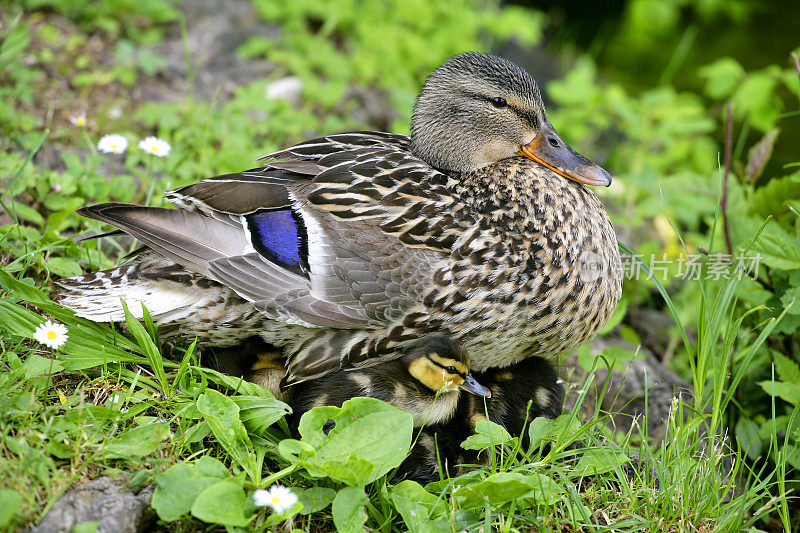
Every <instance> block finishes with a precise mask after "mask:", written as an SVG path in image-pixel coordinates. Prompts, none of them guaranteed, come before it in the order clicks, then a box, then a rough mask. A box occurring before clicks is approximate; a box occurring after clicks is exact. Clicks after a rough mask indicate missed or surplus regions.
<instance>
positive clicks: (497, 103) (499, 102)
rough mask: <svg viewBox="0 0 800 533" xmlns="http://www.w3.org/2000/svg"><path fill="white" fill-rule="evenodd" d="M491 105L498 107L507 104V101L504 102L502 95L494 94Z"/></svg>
mask: <svg viewBox="0 0 800 533" xmlns="http://www.w3.org/2000/svg"><path fill="white" fill-rule="evenodd" d="M492 105H493V106H495V107H496V108H498V109H499V108H501V107H505V106H507V105H508V102H506V99H505V98H503V97H502V96H495V97H494V98H492Z"/></svg>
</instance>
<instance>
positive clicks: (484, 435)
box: [461, 420, 516, 450]
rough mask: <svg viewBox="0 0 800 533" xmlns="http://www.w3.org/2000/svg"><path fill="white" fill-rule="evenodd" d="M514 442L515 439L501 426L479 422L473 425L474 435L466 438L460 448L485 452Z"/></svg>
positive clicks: (484, 421)
mask: <svg viewBox="0 0 800 533" xmlns="http://www.w3.org/2000/svg"><path fill="white" fill-rule="evenodd" d="M515 442H516V439H515V438H514V437H512V436H511V435H510V434H509V433H508V431H506V428H504V427H503V426H501V425H499V424H495V423H494V422H490V421H489V420H479V421H478V422H477V423H476V424H475V435H470V436H469V437H467V438H466V440H464V442H462V443H461V447H462V448H464V449H465V450H485V449H486V448H489V447H490V446H502V445H504V444H508V445H513V443H515Z"/></svg>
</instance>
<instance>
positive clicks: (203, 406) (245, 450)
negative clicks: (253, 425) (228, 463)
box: [196, 389, 259, 479]
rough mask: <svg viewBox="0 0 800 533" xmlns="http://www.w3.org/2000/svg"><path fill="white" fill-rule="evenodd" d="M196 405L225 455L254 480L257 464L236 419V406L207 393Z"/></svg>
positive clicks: (242, 427)
mask: <svg viewBox="0 0 800 533" xmlns="http://www.w3.org/2000/svg"><path fill="white" fill-rule="evenodd" d="M196 405H197V409H198V411H200V412H201V413H202V414H203V416H204V417H205V421H206V422H207V423H208V425H209V426H210V427H211V431H212V432H213V433H214V436H215V437H216V438H217V440H218V441H219V442H220V444H222V447H223V448H225V451H227V452H228V453H229V454H230V455H231V456H232V457H233V458H234V459H235V460H236V462H237V463H238V464H239V466H241V467H242V468H243V469H244V470H245V471H246V472H247V473H248V475H249V476H250V477H251V479H257V477H258V469H259V462H258V461H257V460H256V454H255V450H254V449H253V444H252V443H251V442H250V438H249V437H248V435H247V430H246V429H245V428H244V425H243V424H242V421H241V420H240V419H239V406H238V405H236V402H234V401H233V400H231V399H230V398H228V397H227V396H225V395H224V394H221V393H219V392H217V391H215V390H213V389H209V390H207V391H206V392H204V393H203V394H202V395H201V396H200V397H199V398H198V399H197V404H196Z"/></svg>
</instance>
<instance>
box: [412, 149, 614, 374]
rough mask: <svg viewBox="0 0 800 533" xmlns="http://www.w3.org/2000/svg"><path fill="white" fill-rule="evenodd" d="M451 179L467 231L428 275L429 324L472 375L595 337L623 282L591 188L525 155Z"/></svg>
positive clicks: (604, 219) (607, 224) (603, 215)
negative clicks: (459, 352) (460, 351)
mask: <svg viewBox="0 0 800 533" xmlns="http://www.w3.org/2000/svg"><path fill="white" fill-rule="evenodd" d="M457 179H458V181H459V183H460V185H459V186H458V187H457V195H458V197H459V199H460V200H461V201H462V202H463V203H464V208H463V209H459V210H457V212H458V213H459V216H460V220H459V224H460V225H462V227H463V228H464V231H463V233H462V234H461V236H460V237H459V238H458V239H457V241H456V243H455V245H454V247H453V252H452V254H451V256H450V258H448V260H445V261H442V263H441V264H440V265H439V266H438V268H437V269H436V270H435V272H434V273H433V278H434V281H435V285H434V286H433V287H432V289H431V290H430V292H429V293H428V294H427V295H426V298H425V299H424V302H425V303H426V309H425V311H426V312H427V313H429V316H430V318H429V321H428V325H429V326H433V327H436V328H439V329H443V330H449V331H450V332H451V333H452V334H453V335H455V336H456V337H457V338H458V339H459V340H460V341H461V342H462V343H463V344H464V346H465V348H466V349H467V351H468V353H469V354H470V357H471V361H472V367H473V368H474V369H475V370H479V371H480V370H485V369H486V368H490V367H496V366H506V365H508V364H511V363H513V362H515V361H517V360H519V359H522V358H525V357H530V356H550V355H557V354H560V353H563V352H565V351H568V350H570V349H572V348H575V347H577V346H579V345H581V344H583V343H584V342H586V341H587V340H588V339H590V338H591V337H592V336H593V335H595V334H596V333H597V332H598V331H599V330H600V329H601V328H602V327H603V326H604V325H605V324H606V322H608V320H609V318H610V317H611V314H612V312H613V310H614V308H615V307H616V305H617V302H618V301H619V298H620V296H621V293H622V280H621V264H620V256H619V249H618V246H617V240H616V236H615V234H614V229H613V227H612V225H611V221H610V220H609V218H608V215H607V213H606V211H605V209H604V207H603V205H602V204H601V203H600V201H599V200H598V199H597V197H596V196H595V194H594V193H593V192H592V191H591V189H590V188H589V187H587V186H584V185H581V184H578V183H575V182H572V181H569V180H567V179H566V178H563V177H561V176H559V175H558V174H555V173H554V172H552V171H550V170H548V169H546V168H544V167H542V166H541V165H538V164H536V163H534V162H531V161H529V160H527V159H523V158H513V159H508V160H505V161H502V162H500V163H498V164H496V165H493V166H491V167H487V168H485V169H482V170H480V171H478V172H475V173H469V174H461V175H459V176H457Z"/></svg>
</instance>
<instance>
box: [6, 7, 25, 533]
mask: <svg viewBox="0 0 800 533" xmlns="http://www.w3.org/2000/svg"><path fill="white" fill-rule="evenodd" d="M10 22H11V24H12V26H11V30H10V31H8V32H7V33H6V34H5V35H4V36H3V40H2V41H0V71H2V70H3V69H4V68H6V67H7V66H8V65H9V64H10V63H11V62H12V61H14V60H16V59H18V58H20V57H21V56H22V53H23V52H24V51H25V49H26V48H27V47H28V43H30V41H31V33H30V31H29V30H28V25H27V24H14V22H13V21H10ZM0 525H2V524H1V523H0Z"/></svg>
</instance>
